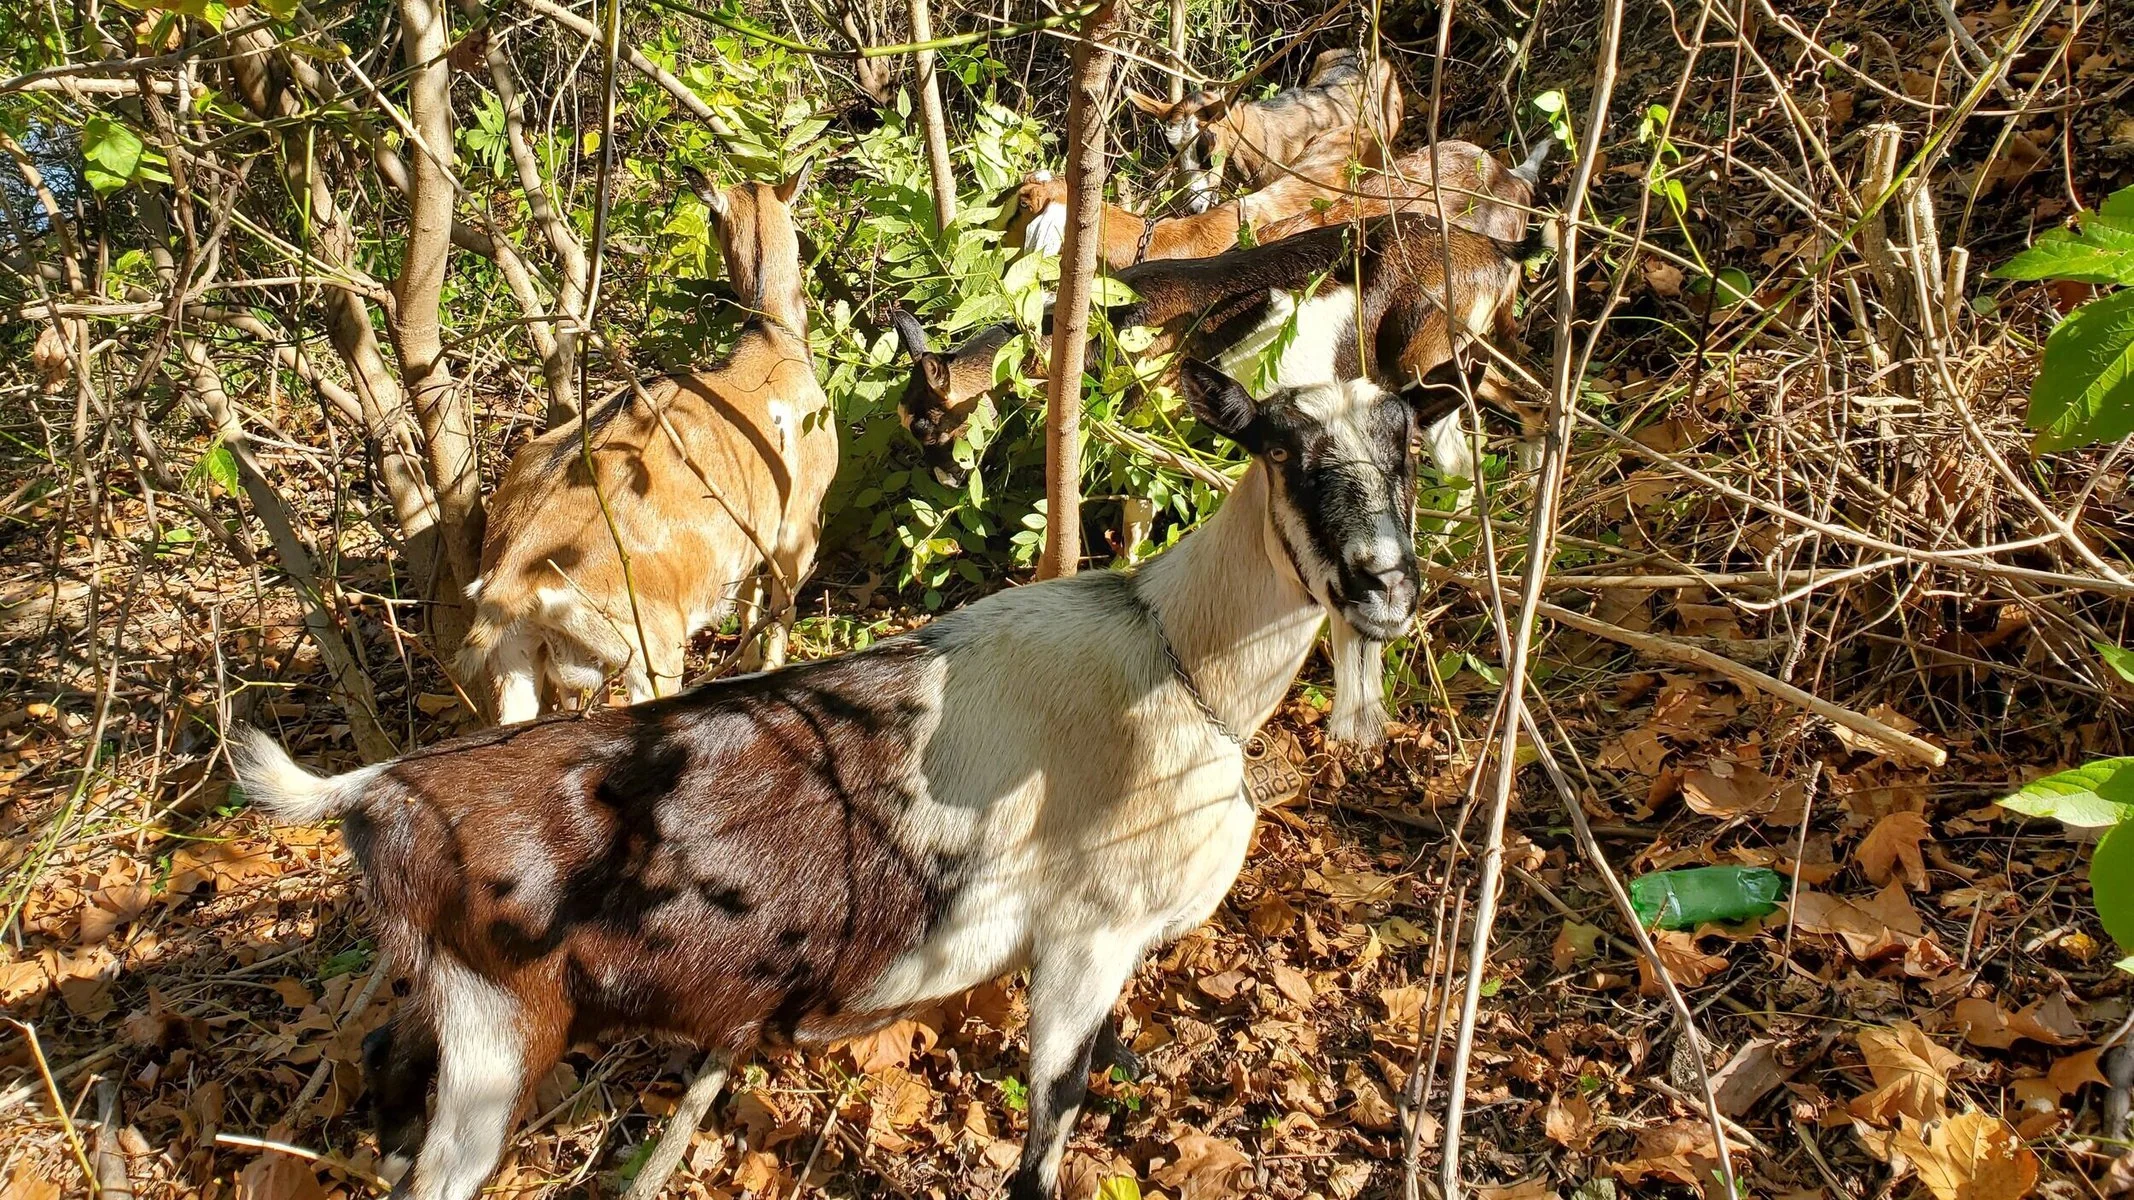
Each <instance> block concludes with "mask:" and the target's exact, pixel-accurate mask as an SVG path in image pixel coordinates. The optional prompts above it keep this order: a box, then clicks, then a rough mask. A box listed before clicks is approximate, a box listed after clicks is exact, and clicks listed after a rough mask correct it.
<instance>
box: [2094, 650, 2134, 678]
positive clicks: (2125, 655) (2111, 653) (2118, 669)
mask: <svg viewBox="0 0 2134 1200" xmlns="http://www.w3.org/2000/svg"><path fill="white" fill-rule="evenodd" d="M2090 645H2092V646H2095V647H2096V648H2097V653H2098V655H2099V656H2100V657H2102V658H2103V659H2104V665H2105V666H2108V667H2110V668H2112V672H2113V673H2114V674H2116V675H2118V676H2119V677H2120V678H2121V679H2124V680H2126V681H2127V682H2128V683H2134V650H2129V649H2127V648H2126V647H2124V646H2114V645H2113V644H2112V643H2110V642H2091V643H2090Z"/></svg>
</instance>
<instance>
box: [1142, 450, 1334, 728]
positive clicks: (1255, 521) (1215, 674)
mask: <svg viewBox="0 0 2134 1200" xmlns="http://www.w3.org/2000/svg"><path fill="white" fill-rule="evenodd" d="M1272 501H1273V492H1272V489H1271V488H1270V486H1269V484H1268V480H1267V474H1266V468H1265V467H1263V466H1261V465H1260V464H1258V463H1254V464H1253V466H1252V467H1251V469H1250V470H1248V471H1246V472H1245V476H1244V478H1243V479H1241V480H1239V481H1238V485H1237V488H1236V489H1235V490H1234V491H1232V492H1231V493H1230V495H1229V496H1228V497H1227V498H1226V499H1225V500H1224V501H1223V506H1222V508H1221V509H1220V510H1218V511H1217V512H1216V514H1215V515H1214V516H1212V517H1210V518H1208V520H1207V522H1206V523H1204V524H1203V525H1201V527H1200V528H1199V529H1198V530H1195V531H1194V533H1193V535H1192V536H1191V537H1188V538H1185V539H1183V540H1181V541H1180V542H1179V543H1178V544H1177V545H1176V546H1173V547H1172V548H1171V549H1170V550H1168V551H1166V552H1165V553H1163V554H1162V555H1159V556H1158V557H1157V558H1156V559H1154V560H1153V561H1151V562H1150V563H1149V564H1148V565H1147V566H1146V567H1143V568H1142V569H1141V571H1140V573H1139V574H1138V575H1136V576H1135V579H1134V585H1135V590H1136V591H1137V593H1138V594H1139V595H1140V597H1141V600H1142V602H1143V603H1145V604H1147V605H1148V606H1149V608H1150V609H1151V610H1152V611H1153V612H1154V613H1155V614H1156V619H1157V620H1158V621H1159V622H1161V623H1162V626H1163V632H1164V634H1165V636H1166V637H1168V638H1169V639H1170V643H1171V649H1172V651H1173V652H1174V653H1175V654H1177V656H1178V661H1179V663H1180V664H1181V665H1183V666H1184V667H1185V670H1186V673H1187V675H1188V676H1190V677H1191V679H1192V682H1193V685H1194V687H1195V688H1196V689H1198V690H1199V692H1200V694H1201V698H1202V699H1203V700H1205V701H1207V703H1208V706H1209V707H1210V708H1211V709H1213V710H1214V711H1215V714H1216V715H1217V716H1219V717H1221V718H1222V719H1223V724H1224V725H1226V726H1228V727H1229V729H1230V731H1231V732H1232V733H1234V734H1236V735H1237V736H1238V737H1240V738H1247V737H1250V736H1252V734H1253V732H1254V731H1255V730H1257V729H1258V728H1259V727H1260V726H1261V725H1262V724H1264V723H1266V721H1267V718H1268V717H1270V716H1272V715H1274V710H1275V706H1276V705H1278V704H1280V703H1281V702H1282V697H1283V696H1284V695H1285V694H1287V693H1288V691H1289V685H1290V684H1291V683H1293V682H1294V681H1295V680H1296V678H1297V672H1298V671H1300V670H1302V669H1303V667H1304V656H1305V655H1306V654H1308V653H1310V652H1311V647H1312V642H1313V640H1314V639H1315V638H1317V637H1318V635H1319V623H1320V622H1321V621H1322V620H1324V619H1325V617H1326V612H1325V610H1324V609H1322V608H1321V607H1320V606H1319V604H1318V602H1317V601H1316V600H1314V599H1313V598H1312V596H1311V594H1310V593H1309V592H1307V591H1306V590H1305V588H1304V584H1303V581H1302V580H1300V579H1299V578H1298V576H1297V571H1296V567H1295V566H1294V565H1293V564H1292V563H1291V561H1290V557H1289V552H1288V551H1287V550H1286V549H1284V548H1283V545H1282V539H1281V535H1280V534H1279V533H1277V532H1276V530H1275V524H1274V518H1273V512H1272V508H1271V504H1272Z"/></svg>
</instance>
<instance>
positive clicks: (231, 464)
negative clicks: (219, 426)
mask: <svg viewBox="0 0 2134 1200" xmlns="http://www.w3.org/2000/svg"><path fill="white" fill-rule="evenodd" d="M200 466H201V467H202V469H204V470H205V471H206V472H207V475H208V478H210V479H212V480H214V481H215V486H217V487H219V488H221V489H222V490H223V491H225V492H234V491H236V490H237V488H238V484H239V482H240V481H239V479H238V477H237V456H236V455H234V454H232V453H230V448H229V447H228V446H225V445H223V444H222V443H221V442H216V443H215V444H214V446H213V447H211V448H210V449H209V450H208V452H207V457H205V458H203V459H201V460H200Z"/></svg>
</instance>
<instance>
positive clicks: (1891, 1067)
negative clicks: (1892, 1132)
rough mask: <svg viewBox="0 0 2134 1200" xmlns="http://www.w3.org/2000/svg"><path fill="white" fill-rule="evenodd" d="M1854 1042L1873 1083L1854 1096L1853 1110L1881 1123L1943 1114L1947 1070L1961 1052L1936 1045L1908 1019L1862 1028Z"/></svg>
mask: <svg viewBox="0 0 2134 1200" xmlns="http://www.w3.org/2000/svg"><path fill="white" fill-rule="evenodd" d="M1858 1041H1859V1044H1860V1055H1861V1057H1863V1058H1865V1059H1866V1060H1867V1073H1868V1075H1869V1076H1870V1077H1871V1078H1872V1079H1873V1080H1874V1083H1875V1086H1874V1088H1873V1090H1871V1091H1869V1092H1867V1093H1866V1094H1865V1095H1862V1096H1858V1097H1855V1098H1854V1099H1853V1102H1852V1104H1851V1105H1850V1111H1851V1113H1852V1115H1854V1116H1856V1117H1858V1118H1860V1119H1861V1120H1863V1121H1866V1122H1868V1123H1869V1124H1872V1125H1884V1126H1887V1125H1892V1124H1894V1123H1896V1120H1897V1119H1898V1118H1899V1117H1910V1118H1912V1119H1913V1120H1915V1121H1921V1122H1925V1121H1932V1120H1936V1119H1938V1118H1940V1117H1941V1116H1942V1114H1943V1111H1944V1108H1943V1106H1944V1104H1945V1103H1946V1102H1947V1100H1948V1096H1949V1072H1951V1071H1954V1070H1955V1069H1957V1068H1958V1067H1960V1066H1962V1065H1963V1062H1964V1058H1963V1056H1962V1055H1961V1054H1958V1053H1956V1052H1955V1051H1953V1050H1949V1049H1947V1048H1945V1047H1942V1046H1940V1045H1937V1044H1936V1043H1935V1042H1934V1040H1933V1039H1931V1038H1929V1037H1928V1036H1927V1035H1926V1034H1925V1032H1923V1031H1922V1030H1921V1029H1920V1028H1919V1027H1918V1026H1917V1025H1914V1024H1912V1023H1911V1022H1909V1021H1899V1022H1897V1023H1896V1024H1894V1025H1892V1026H1890V1027H1889V1028H1887V1029H1872V1028H1870V1029H1862V1030H1861V1031H1860V1032H1859V1034H1858Z"/></svg>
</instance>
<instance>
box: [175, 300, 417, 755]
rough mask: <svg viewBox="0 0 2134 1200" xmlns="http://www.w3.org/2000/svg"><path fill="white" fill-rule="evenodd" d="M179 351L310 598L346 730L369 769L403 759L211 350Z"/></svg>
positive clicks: (314, 635) (197, 396)
mask: <svg viewBox="0 0 2134 1200" xmlns="http://www.w3.org/2000/svg"><path fill="white" fill-rule="evenodd" d="M179 350H180V352H181V354H182V356H183V358H184V361H185V369H186V377H187V382H188V383H189V384H190V385H191V390H192V397H193V400H194V402H195V403H196V404H197V405H199V410H200V416H201V418H202V419H204V420H205V421H207V422H208V424H210V425H212V426H214V427H215V433H216V436H217V437H218V438H219V439H220V440H221V442H222V444H223V445H224V446H226V447H228V449H229V451H230V457H232V458H234V459H236V460H237V478H238V481H239V482H240V483H242V484H243V485H244V490H245V496H246V497H247V498H248V499H250V500H251V502H252V511H253V513H254V514H255V515H257V516H258V517H259V521H260V524H262V525H264V526H266V529H267V541H268V542H269V543H270V544H272V545H273V547H274V557H275V558H276V559H277V560H279V561H280V563H281V565H282V569H283V570H284V571H286V572H288V574H289V582H290V583H292V584H294V585H295V587H296V591H297V594H298V595H299V596H302V597H303V599H304V629H305V631H306V632H308V633H309V634H310V635H311V640H312V643H313V644H314V645H316V646H317V647H318V648H319V662H320V663H322V664H323V665H324V666H325V667H326V674H327V675H328V676H329V677H330V678H331V680H332V682H331V683H329V684H328V685H327V686H328V688H329V689H330V690H331V691H332V693H333V698H334V700H335V702H336V703H338V704H339V705H340V706H341V711H342V712H344V713H346V714H347V715H348V731H349V733H350V735H351V736H353V737H354V738H355V740H356V749H357V750H358V751H359V752H361V753H362V755H363V761H365V762H384V761H385V760H386V759H389V758H392V757H394V756H395V755H397V754H399V753H400V748H399V747H398V746H395V745H394V744H393V739H392V738H391V737H390V736H388V735H387V734H386V732H385V725H384V722H383V721H381V720H380V719H379V717H378V702H377V699H376V697H375V695H374V694H373V693H372V691H371V685H370V676H369V675H367V674H365V673H364V671H363V665H362V664H361V663H359V662H357V661H356V656H355V654H354V653H352V652H351V650H350V648H349V647H350V643H349V641H348V640H347V639H345V638H343V637H342V636H341V627H340V625H339V624H338V623H337V622H336V621H335V619H334V602H333V592H332V589H331V588H330V587H329V586H328V585H327V584H326V582H325V581H324V580H322V579H321V578H319V570H318V559H317V557H316V556H315V555H314V554H313V553H312V551H311V547H310V546H308V545H306V544H305V542H304V538H303V535H301V534H299V533H298V532H297V528H296V516H295V514H294V513H293V512H292V511H291V510H290V507H289V502H288V500H286V499H285V498H283V496H282V494H281V493H280V492H279V491H277V490H275V487H274V484H273V482H272V481H270V480H269V479H268V478H267V473H266V470H265V468H264V467H262V466H261V465H260V462H259V460H258V459H257V458H256V457H254V455H253V453H252V439H251V435H250V434H248V433H247V432H246V431H245V427H244V426H243V425H242V424H240V423H239V422H238V420H237V414H236V411H235V409H233V408H232V407H231V405H230V397H229V393H228V392H227V391H226V390H224V388H223V384H222V373H221V372H220V371H219V370H217V369H216V367H215V363H214V360H213V359H211V358H209V357H208V353H207V346H206V344H205V343H204V342H202V341H201V340H200V339H199V338H196V337H193V336H191V335H185V336H184V337H182V338H181V339H180V345H179Z"/></svg>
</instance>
